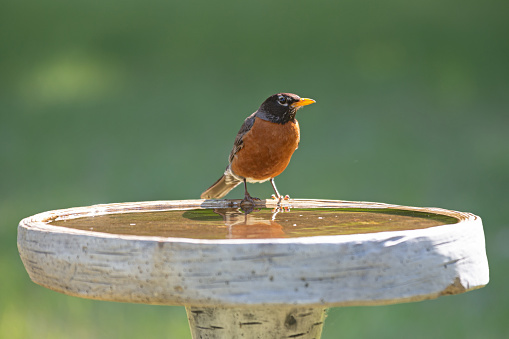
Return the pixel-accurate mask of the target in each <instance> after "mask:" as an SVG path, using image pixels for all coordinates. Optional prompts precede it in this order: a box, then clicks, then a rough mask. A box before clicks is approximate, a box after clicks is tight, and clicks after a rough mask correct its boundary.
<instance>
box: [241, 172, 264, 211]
mask: <svg viewBox="0 0 509 339" xmlns="http://www.w3.org/2000/svg"><path fill="white" fill-rule="evenodd" d="M259 200H260V199H258V198H254V197H252V196H250V195H249V192H248V191H247V181H246V178H244V199H242V201H241V202H240V204H241V205H242V204H243V203H245V202H250V203H251V204H252V205H255V204H256V203H255V201H259Z"/></svg>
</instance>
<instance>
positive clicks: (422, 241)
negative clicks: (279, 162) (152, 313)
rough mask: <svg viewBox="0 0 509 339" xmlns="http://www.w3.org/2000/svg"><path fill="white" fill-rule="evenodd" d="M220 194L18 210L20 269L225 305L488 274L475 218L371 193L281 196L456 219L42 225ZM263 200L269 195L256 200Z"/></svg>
mask: <svg viewBox="0 0 509 339" xmlns="http://www.w3.org/2000/svg"><path fill="white" fill-rule="evenodd" d="M232 204H233V205H235V201H233V202H232V201H230V200H218V201H208V200H183V201H182V200H179V201H155V202H138V203H118V204H102V205H93V206H88V207H77V208H71V209H63V210H55V211H49V212H43V213H39V214H37V215H34V216H32V217H29V218H25V219H23V220H22V221H21V222H20V224H19V227H18V248H19V252H20V256H21V259H22V261H23V263H24V265H25V268H26V269H27V272H28V273H29V275H30V277H31V279H32V280H33V281H34V282H36V283H38V284H40V285H42V286H45V287H47V288H50V289H53V290H55V291H58V292H61V293H65V294H68V295H73V296H79V297H84V298H91V299H100V300H109V301H119V302H135V303H147V304H164V305H184V306H189V305H201V306H225V307H233V306H235V307H252V306H265V307H266V306H289V305H299V306H321V307H332V306H353V305H381V304H393V303H400V302H409V301H419V300H424V299H432V298H436V297H439V296H441V295H447V294H457V293H462V292H466V291H469V290H473V289H477V288H480V287H483V286H484V285H486V284H487V283H488V280H489V269H488V263H487V258H486V252H485V244H484V232H483V228H482V222H481V219H480V218H479V217H478V216H475V215H473V214H471V213H465V212H456V211H449V210H444V209H439V208H419V207H408V206H398V205H391V204H382V203H370V202H352V201H336V200H306V199H303V200H291V201H290V202H289V204H291V206H292V207H296V208H297V207H308V208H309V207H320V208H328V207H340V206H342V207H345V208H348V207H350V208H352V207H365V208H382V209H383V208H400V209H407V210H413V211H428V212H430V213H435V214H443V215H448V216H453V217H455V218H457V219H458V222H457V223H454V224H446V225H440V226H433V227H429V228H424V229H415V230H410V231H390V232H379V233H366V234H358V235H332V236H314V237H302V238H286V239H285V238H277V239H221V240H209V239H188V238H169V237H151V236H133V235H116V234H106V233H98V232H93V231H83V230H76V229H68V228H66V227H62V226H51V225H48V222H50V221H51V220H55V219H56V218H58V217H59V216H60V217H62V216H63V217H69V218H72V217H79V216H83V215H90V214H95V215H99V214H113V213H119V212H120V211H121V210H124V211H128V212H129V213H131V212H137V211H138V212H139V211H140V210H143V211H147V210H153V211H161V210H165V209H167V208H168V207H170V206H171V207H172V208H178V209H196V208H219V207H229V206H231V205H232ZM264 206H265V207H272V206H275V202H273V201H270V200H268V201H266V202H265V203H264Z"/></svg>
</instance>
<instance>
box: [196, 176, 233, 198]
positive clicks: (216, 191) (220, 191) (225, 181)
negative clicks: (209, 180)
mask: <svg viewBox="0 0 509 339" xmlns="http://www.w3.org/2000/svg"><path fill="white" fill-rule="evenodd" d="M240 183H242V181H241V180H239V179H237V178H235V177H234V176H232V175H228V174H223V176H222V177H221V178H219V180H218V181H216V182H215V183H214V184H213V185H212V186H210V187H209V188H208V189H207V190H206V191H205V192H203V193H202V194H201V196H200V197H201V198H202V199H221V198H222V197H224V196H225V195H227V194H228V192H230V191H231V190H232V189H234V188H235V187H237V186H238V185H239V184H240Z"/></svg>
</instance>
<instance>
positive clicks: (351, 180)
mask: <svg viewBox="0 0 509 339" xmlns="http://www.w3.org/2000/svg"><path fill="white" fill-rule="evenodd" d="M508 10H509V3H508V2H507V1H505V0H487V1H470V0H466V1H459V0H441V1H437V0H431V1H419V2H415V1H400V0H386V1H373V0H368V1H351V0H346V1H289V0H286V1H274V0H273V1H263V0H262V1H251V2H243V1H220V2H217V1H199V0H194V1H193V0H190V1H171V0H166V1H159V0H147V1H130V0H124V1H119V0H104V1H97V0H89V1H79V0H78V1H63V0H45V1H34V0H27V1H14V0H2V1H1V2H0V161H1V163H0V216H1V219H0V223H1V224H0V337H1V338H12V339H16V338H144V337H146V338H189V337H190V334H189V330H188V325H187V320H186V316H185V311H184V308H182V307H162V306H148V305H130V304H120V303H110V302H100V301H90V300H84V299H79V298H74V297H68V296H65V295H61V294H58V293H55V292H52V291H50V290H47V289H45V288H42V287H39V286H38V285H35V284H33V283H32V282H31V281H30V279H29V277H28V275H27V274H26V272H25V270H24V267H23V265H22V263H21V261H20V259H19V256H18V252H17V248H16V227H17V223H18V222H19V220H21V219H22V218H24V217H27V216H30V215H32V214H35V213H38V212H42V211H45V210H51V209H59V208H66V207H73V206H84V205H90V204H96V203H110V202H123V201H142V200H160V199H162V200H170V199H193V198H197V197H199V195H200V193H201V192H202V191H203V190H204V189H205V188H207V187H208V186H209V185H210V184H211V183H212V182H214V181H215V180H216V179H217V178H218V177H219V175H220V174H221V172H222V171H223V169H224V167H225V165H226V161H227V155H228V152H229V151H230V148H231V146H232V143H233V139H234V137H235V133H236V132H237V130H238V128H239V127H240V125H241V123H242V121H243V119H244V118H245V117H246V116H247V115H248V114H250V113H251V112H253V111H254V110H255V109H256V108H257V107H258V106H259V104H260V103H261V102H262V101H263V100H264V99H265V98H266V97H268V96H269V95H271V94H273V93H276V92H280V91H289V92H294V93H297V94H299V95H301V96H305V97H311V98H314V99H315V100H317V103H316V104H314V105H313V106H309V107H306V108H305V109H303V110H302V111H299V114H298V118H299V122H300V125H301V133H302V140H301V144H300V147H299V150H298V151H297V152H296V153H295V155H294V157H293V159H292V163H291V165H290V166H289V168H288V169H287V170H286V171H285V172H284V173H283V174H282V175H281V176H280V177H278V179H277V180H276V181H277V184H278V188H279V190H280V191H281V192H282V193H284V194H290V195H291V196H292V197H295V198H326V199H345V200H365V201H380V202H386V203H395V204H404V205H415V206H434V207H435V206H436V207H442V208H449V209H455V210H461V211H469V212H473V213H475V214H478V215H480V216H481V217H482V218H483V222H484V227H485V233H486V242H487V252H488V258H489V262H490V267H491V274H490V275H491V282H490V284H489V285H488V286H487V287H485V288H483V289H481V290H477V291H473V292H469V293H466V294H462V295H457V296H450V297H443V298H440V299H437V300H433V301H426V302H419V303H412V304H401V305H393V306H381V307H350V308H338V309H333V310H331V311H330V312H329V317H328V319H327V322H326V325H325V329H324V334H323V338H338V337H341V338H460V337H461V338H507V337H509V326H508V325H507V319H508V318H509V304H508V301H509V291H508V289H507V280H508V279H509V273H508V272H509V265H508V261H509V246H508V243H509V229H508V228H507V226H508V222H507V210H508V206H509V194H508V193H509V80H508V79H509V67H508V63H509V40H508V32H509V20H507V16H508V12H509V11H508ZM251 193H252V194H253V195H255V196H262V197H269V196H270V194H271V193H272V192H271V187H270V185H269V184H268V183H266V184H262V185H252V186H251ZM241 196H242V189H241V188H238V189H236V190H235V191H234V192H232V193H231V194H230V195H229V197H234V198H240V197H241Z"/></svg>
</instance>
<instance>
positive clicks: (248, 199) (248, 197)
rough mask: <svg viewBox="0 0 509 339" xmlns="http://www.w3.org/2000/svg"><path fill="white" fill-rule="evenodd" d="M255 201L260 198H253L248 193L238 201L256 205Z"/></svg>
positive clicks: (241, 203)
mask: <svg viewBox="0 0 509 339" xmlns="http://www.w3.org/2000/svg"><path fill="white" fill-rule="evenodd" d="M256 201H260V198H255V197H252V196H250V195H249V194H246V195H244V199H242V201H241V202H240V205H243V204H245V203H250V204H251V205H256Z"/></svg>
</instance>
